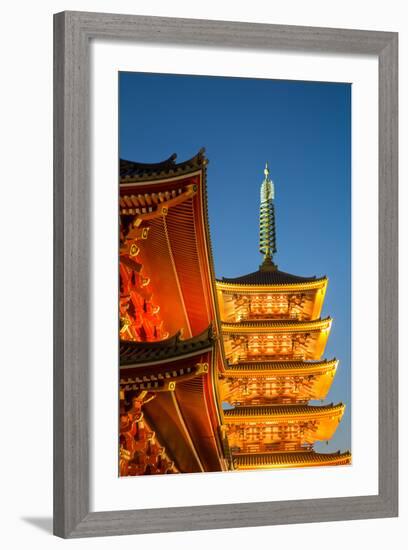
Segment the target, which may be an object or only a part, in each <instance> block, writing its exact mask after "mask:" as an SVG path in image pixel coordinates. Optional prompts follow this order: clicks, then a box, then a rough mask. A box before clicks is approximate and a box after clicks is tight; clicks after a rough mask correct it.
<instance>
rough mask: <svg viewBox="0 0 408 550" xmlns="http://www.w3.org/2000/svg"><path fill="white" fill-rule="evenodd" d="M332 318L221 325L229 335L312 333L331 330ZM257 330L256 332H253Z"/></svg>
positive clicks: (241, 322) (224, 323) (250, 321)
mask: <svg viewBox="0 0 408 550" xmlns="http://www.w3.org/2000/svg"><path fill="white" fill-rule="evenodd" d="M331 323H332V319H331V317H326V318H325V319H314V320H312V321H298V320H297V319H268V320H246V321H240V322H238V323H226V322H223V323H222V325H221V328H222V331H223V332H225V333H228V334H234V333H236V334H241V333H247V332H253V333H256V332H259V333H269V332H270V331H275V332H284V331H288V332H312V331H321V330H325V329H330V327H331ZM253 329H255V330H253Z"/></svg>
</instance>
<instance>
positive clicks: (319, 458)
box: [233, 451, 351, 470]
mask: <svg viewBox="0 0 408 550" xmlns="http://www.w3.org/2000/svg"><path fill="white" fill-rule="evenodd" d="M233 460H234V466H235V469H237V470H269V469H272V468H300V467H308V466H341V465H347V464H350V463H351V453H350V452H349V451H346V452H345V453H340V452H339V453H330V454H324V453H315V452H297V453H296V452H295V453H264V454H251V453H242V454H237V455H234V458H233Z"/></svg>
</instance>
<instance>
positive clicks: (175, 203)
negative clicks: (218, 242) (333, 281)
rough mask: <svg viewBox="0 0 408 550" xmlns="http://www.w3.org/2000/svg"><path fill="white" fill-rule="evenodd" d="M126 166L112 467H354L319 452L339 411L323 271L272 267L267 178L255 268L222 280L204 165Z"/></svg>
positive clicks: (131, 471) (125, 470) (197, 160)
mask: <svg viewBox="0 0 408 550" xmlns="http://www.w3.org/2000/svg"><path fill="white" fill-rule="evenodd" d="M175 159H176V156H175V155H173V156H172V157H170V158H169V159H167V160H166V161H164V162H161V163H158V164H142V163H137V162H132V161H124V160H121V161H120V198H119V214H120V273H119V279H120V297H119V309H120V311H119V317H120V328H119V332H120V376H119V378H120V441H119V447H120V463H119V473H120V475H124V476H126V475H140V474H156V473H178V472H201V471H226V470H234V469H238V470H245V469H262V468H273V467H280V468H281V467H299V466H314V465H317V466H321V465H336V464H348V463H349V462H350V460H351V454H350V453H349V452H346V453H331V454H323V453H317V452H315V451H314V450H313V445H314V443H315V442H316V441H327V440H329V439H330V438H331V437H332V436H333V434H334V432H335V430H336V428H337V426H338V424H339V422H340V421H341V418H342V416H343V413H344V405H343V404H341V403H340V404H338V405H322V406H314V405H309V404H308V402H309V401H310V400H323V399H325V398H326V395H327V393H328V391H329V389H330V386H331V383H332V381H333V378H334V376H335V373H336V369H337V365H338V361H337V360H336V359H331V360H326V359H322V356H323V354H324V349H325V345H326V341H327V338H328V336H329V333H330V327H331V319H330V318H326V319H321V310H322V305H323V301H324V296H325V293H326V288H327V278H326V277H323V278H316V277H310V278H306V277H299V276H295V275H290V274H288V273H285V272H283V271H280V270H278V268H277V266H276V265H275V263H274V254H275V253H276V248H277V247H276V230H275V207H274V184H273V182H272V181H271V179H270V177H269V169H268V167H267V166H266V168H265V178H264V181H263V183H262V186H261V204H260V251H261V254H262V256H263V261H262V264H261V266H260V267H259V269H258V271H255V272H253V273H250V274H248V275H244V276H240V277H237V278H234V279H226V278H223V279H222V280H216V278H215V272H214V266H213V261H212V252H211V244H210V235H209V226H208V216H207V196H206V166H207V162H208V161H207V159H206V158H205V156H204V151H203V150H201V151H200V152H199V153H198V155H196V157H194V158H193V159H191V160H189V161H186V162H183V163H178V164H177V163H176V162H175Z"/></svg>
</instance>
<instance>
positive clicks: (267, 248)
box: [259, 162, 277, 270]
mask: <svg viewBox="0 0 408 550" xmlns="http://www.w3.org/2000/svg"><path fill="white" fill-rule="evenodd" d="M264 175H265V177H264V180H263V182H262V186H261V204H260V208H259V251H260V253H261V254H263V262H262V264H261V266H260V269H261V270H275V269H276V267H277V266H276V265H275V264H274V263H273V255H274V254H276V230H275V205H274V199H275V186H274V184H273V181H272V180H271V178H270V177H269V166H268V163H267V162H266V163H265V168H264Z"/></svg>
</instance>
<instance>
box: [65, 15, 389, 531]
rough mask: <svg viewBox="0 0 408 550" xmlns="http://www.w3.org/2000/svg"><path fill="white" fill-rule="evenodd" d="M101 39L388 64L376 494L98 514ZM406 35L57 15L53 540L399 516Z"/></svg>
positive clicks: (382, 82) (382, 132)
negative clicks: (94, 352)
mask: <svg viewBox="0 0 408 550" xmlns="http://www.w3.org/2000/svg"><path fill="white" fill-rule="evenodd" d="M92 38H109V39H113V40H124V39H126V40H138V41H139V42H146V43H162V44H171V43H172V44H184V45H210V46H213V47H223V46H224V47H225V46H228V47H231V48H246V49H254V48H257V49H264V50H268V49H269V50H270V49H275V50H276V49H280V50H292V51H298V52H300V51H303V52H325V53H342V54H371V55H374V56H377V57H378V66H379V166H378V171H379V289H380V290H379V297H378V299H379V327H378V330H379V349H378V354H379V450H378V452H379V454H378V459H379V493H378V495H370V496H358V497H342V498H324V499H312V500H296V501H293V500H290V501H279V502H273V501H272V502H253V503H240V504H222V505H211V506H208V505H206V506H194V507H175V508H155V509H144V510H126V511H117V510H116V511H115V510H112V511H109V512H91V511H90V505H89V501H90V486H89V485H90V483H89V479H90V474H89V468H90V461H89V431H88V422H89V398H88V395H89V383H90V382H89V285H90V277H89V268H90V266H89V234H90V221H89V212H90V207H91V203H90V201H91V197H90V184H89V155H90V147H89V138H90V116H89V97H90V96H89V80H90V67H89V63H90V58H89V44H90V40H91V39H92ZM397 52H398V35H397V33H392V32H378V31H362V30H343V29H326V28H313V27H296V26H281V25H266V24H257V23H237V22H228V21H207V20H190V19H173V18H162V17H145V16H135V15H118V14H102V13H85V12H63V13H59V14H56V15H55V16H54V105H55V107H54V108H55V111H54V222H55V223H54V254H55V268H54V533H55V534H56V535H58V536H61V537H66V538H72V537H90V536H102V535H120V534H133V533H150V532H164V531H186V530H195V529H217V528H228V527H247V526H260V525H274V524H284V523H286V524H288V523H302V522H319V521H334V520H349V519H364V518H380V517H393V516H396V515H397V513H398V512H397V510H398V439H397V438H398V435H397V433H398V417H397V415H398V412H397V411H398V391H397V389H398V388H397V353H398V343H397V338H398V332H397V329H398V311H397V292H398V280H397V278H398V275H397V257H398V244H397V214H398V209H397V204H398V203H397V201H398V191H397V184H398V177H397V169H398V157H397V147H398V127H397V114H398V53H397Z"/></svg>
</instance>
